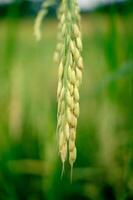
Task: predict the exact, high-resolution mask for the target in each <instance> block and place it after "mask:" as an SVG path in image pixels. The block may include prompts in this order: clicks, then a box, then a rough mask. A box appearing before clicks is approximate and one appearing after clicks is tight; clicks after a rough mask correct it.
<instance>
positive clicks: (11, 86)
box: [0, 12, 133, 200]
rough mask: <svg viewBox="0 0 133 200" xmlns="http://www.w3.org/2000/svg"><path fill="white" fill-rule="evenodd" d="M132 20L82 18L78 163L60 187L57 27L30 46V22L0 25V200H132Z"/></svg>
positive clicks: (50, 23) (48, 26)
mask: <svg viewBox="0 0 133 200" xmlns="http://www.w3.org/2000/svg"><path fill="white" fill-rule="evenodd" d="M132 19H133V15H132V13H130V14H129V13H128V14H126V15H119V14H117V13H116V12H115V13H114V12H113V13H112V12H111V13H110V14H90V15H84V16H83V18H82V31H83V45H84V50H83V57H84V66H85V67H84V73H83V77H84V78H83V84H82V86H81V89H80V94H81V98H80V107H81V113H80V117H79V121H78V130H77V133H78V134H77V142H76V143H77V147H78V158H77V161H76V163H75V167H74V174H73V184H72V185H71V184H70V180H69V173H70V169H69V166H68V165H66V171H65V175H64V178H63V180H62V181H61V180H60V173H61V164H60V161H59V159H58V152H57V147H56V136H55V130H56V106H57V103H56V86H57V70H58V69H57V66H56V65H55V64H54V63H53V52H54V49H55V45H56V33H57V21H55V20H54V19H47V20H46V21H45V22H44V29H43V38H42V40H41V42H39V43H37V42H36V41H35V38H34V36H33V21H32V20H26V19H25V20H16V21H15V20H14V21H13V20H10V19H7V20H3V21H2V20H1V21H0V47H1V48H0V199H1V200H9V199H13V200H15V199H25V200H26V199H27V200H34V199H50V200H52V199H53V200H55V199H77V200H78V199H82V200H84V199H94V200H103V199H108V200H109V199H111V200H113V199H118V200H121V199H132V198H133V136H132V132H133V123H132V120H133V117H132V116H133V104H132V101H133V91H132V83H133V31H132V26H131V25H132Z"/></svg>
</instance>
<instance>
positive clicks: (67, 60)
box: [54, 0, 83, 174]
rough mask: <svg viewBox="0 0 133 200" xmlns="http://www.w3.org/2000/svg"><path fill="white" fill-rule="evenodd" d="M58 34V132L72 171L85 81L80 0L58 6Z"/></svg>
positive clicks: (63, 158)
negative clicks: (81, 96)
mask: <svg viewBox="0 0 133 200" xmlns="http://www.w3.org/2000/svg"><path fill="white" fill-rule="evenodd" d="M58 19H59V25H58V37H57V40H58V42H57V47H56V51H55V54H54V60H55V61H56V62H57V63H58V66H59V71H58V87H57V101H58V110H57V134H58V146H59V154H60V157H61V161H62V164H63V169H62V172H63V171H64V163H65V161H66V160H67V158H69V163H70V166H71V174H72V169H73V164H74V162H75V160H76V156H77V149H76V145H75V140H76V127H77V119H78V117H79V86H80V84H81V81H82V70H83V59H82V56H81V51H82V40H81V32H80V14H79V6H78V3H77V0H73V1H68V0H62V2H61V5H60V8H59V10H58Z"/></svg>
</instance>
